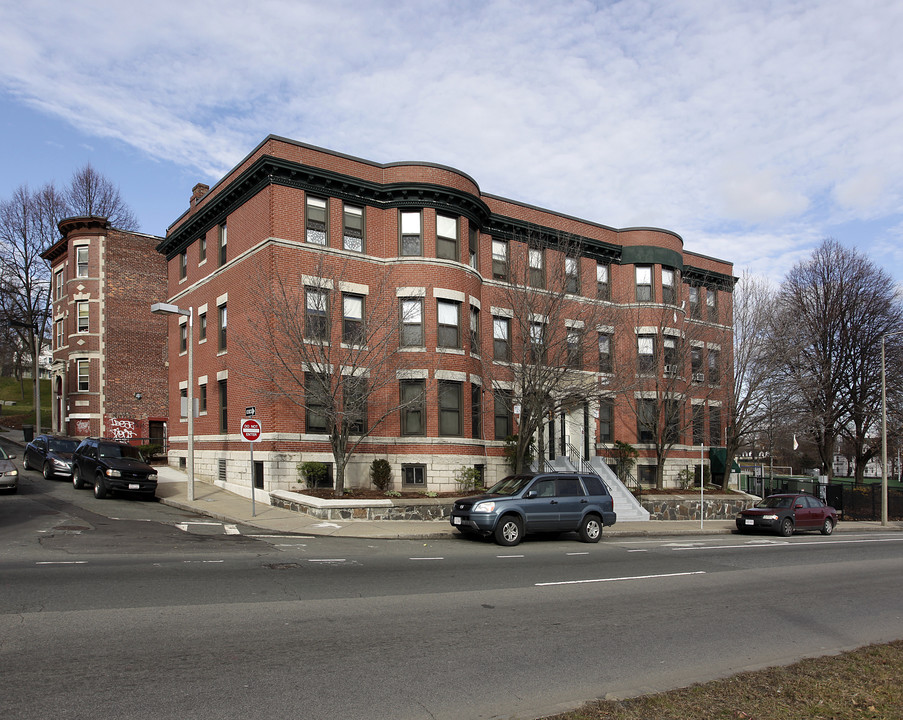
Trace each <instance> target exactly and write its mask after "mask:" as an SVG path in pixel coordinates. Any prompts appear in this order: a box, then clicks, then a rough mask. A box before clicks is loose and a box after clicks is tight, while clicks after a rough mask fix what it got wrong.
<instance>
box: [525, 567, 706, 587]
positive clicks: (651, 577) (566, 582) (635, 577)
mask: <svg viewBox="0 0 903 720" xmlns="http://www.w3.org/2000/svg"><path fill="white" fill-rule="evenodd" d="M687 575H705V570H696V571H695V572H682V573H665V574H664V575H631V576H627V577H613V578H595V579H593V580H562V581H560V582H545V583H536V584H535V587H549V586H551V585H586V584H588V583H604V582H621V581H622V580H658V579H659V578H672V577H686V576H687Z"/></svg>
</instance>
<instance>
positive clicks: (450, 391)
mask: <svg viewBox="0 0 903 720" xmlns="http://www.w3.org/2000/svg"><path fill="white" fill-rule="evenodd" d="M438 384H439V434H440V435H450V436H458V435H461V383H459V382H451V381H449V380H440V381H439V383H438Z"/></svg>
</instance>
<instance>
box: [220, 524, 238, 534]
mask: <svg viewBox="0 0 903 720" xmlns="http://www.w3.org/2000/svg"><path fill="white" fill-rule="evenodd" d="M223 530H225V531H226V535H241V531H240V530H239V529H238V528H237V527H236V526H235V525H226V524H225V523H224V524H223Z"/></svg>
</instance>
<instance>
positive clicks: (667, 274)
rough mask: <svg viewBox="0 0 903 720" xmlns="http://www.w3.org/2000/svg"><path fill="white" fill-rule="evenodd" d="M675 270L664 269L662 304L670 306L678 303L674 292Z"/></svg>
mask: <svg viewBox="0 0 903 720" xmlns="http://www.w3.org/2000/svg"><path fill="white" fill-rule="evenodd" d="M674 288H675V285H674V270H672V269H671V268H665V267H663V268H662V302H663V303H667V304H668V305H675V304H676V303H677V293H676V292H675V290H674Z"/></svg>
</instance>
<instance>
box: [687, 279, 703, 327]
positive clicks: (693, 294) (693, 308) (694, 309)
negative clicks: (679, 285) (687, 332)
mask: <svg viewBox="0 0 903 720" xmlns="http://www.w3.org/2000/svg"><path fill="white" fill-rule="evenodd" d="M687 301H688V302H689V303H690V317H691V318H693V319H694V320H701V319H702V309H701V308H700V307H699V288H698V287H694V286H693V285H690V287H689V288H687Z"/></svg>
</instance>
